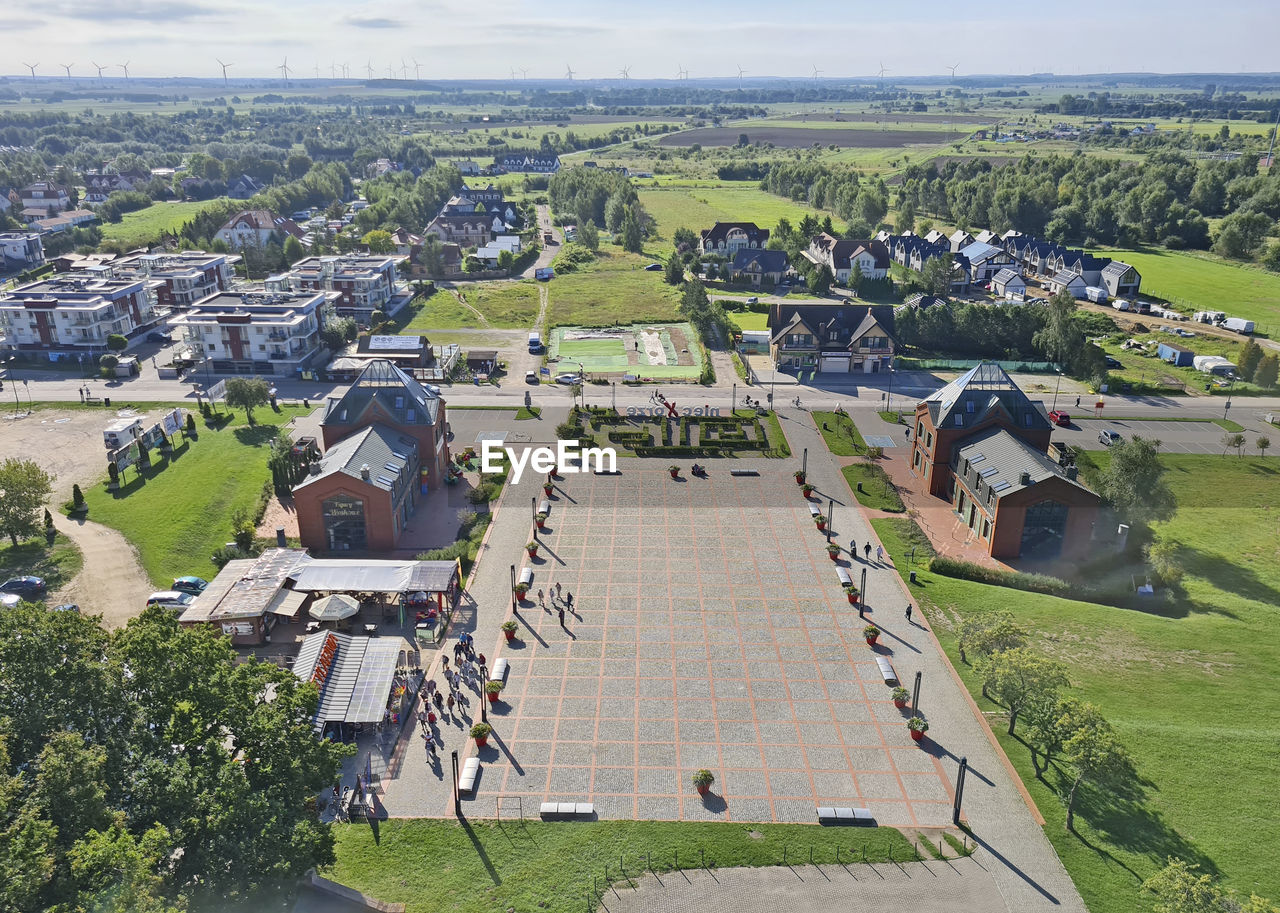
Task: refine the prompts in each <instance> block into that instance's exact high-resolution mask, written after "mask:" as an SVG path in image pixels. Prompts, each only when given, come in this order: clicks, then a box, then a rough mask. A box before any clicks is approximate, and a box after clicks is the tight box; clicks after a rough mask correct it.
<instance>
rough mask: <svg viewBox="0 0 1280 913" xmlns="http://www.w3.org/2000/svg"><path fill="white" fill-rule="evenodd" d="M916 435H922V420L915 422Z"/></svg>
mask: <svg viewBox="0 0 1280 913" xmlns="http://www.w3.org/2000/svg"><path fill="white" fill-rule="evenodd" d="M916 437H918V438H919V437H924V422H916Z"/></svg>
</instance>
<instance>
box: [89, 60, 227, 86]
mask: <svg viewBox="0 0 1280 913" xmlns="http://www.w3.org/2000/svg"><path fill="white" fill-rule="evenodd" d="M89 64H90V66H92V67H93V68H94V69H96V70H97V71H98V82H104V80H103V78H102V71H103V70H105V69H106V67H100V66H98V65H97V64H96V63H94V62H93V61H92V60H90V61H89ZM222 75H223V76H224V77H225V76H226V75H227V74H226V71H225V70H224V71H223V74H222Z"/></svg>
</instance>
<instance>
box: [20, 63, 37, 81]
mask: <svg viewBox="0 0 1280 913" xmlns="http://www.w3.org/2000/svg"><path fill="white" fill-rule="evenodd" d="M23 66H24V67H26V68H27V69H28V70H30V71H31V81H32V82H35V81H36V67H38V66H40V64H39V63H24V64H23Z"/></svg>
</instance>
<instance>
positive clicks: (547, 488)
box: [542, 482, 552, 494]
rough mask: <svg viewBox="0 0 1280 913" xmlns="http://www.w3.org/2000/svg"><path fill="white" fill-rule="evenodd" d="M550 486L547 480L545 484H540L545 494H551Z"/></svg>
mask: <svg viewBox="0 0 1280 913" xmlns="http://www.w3.org/2000/svg"><path fill="white" fill-rule="evenodd" d="M551 487H552V486H551V483H550V482H548V483H547V484H546V485H543V486H542V490H543V491H544V492H546V493H547V494H551Z"/></svg>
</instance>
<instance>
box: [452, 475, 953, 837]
mask: <svg viewBox="0 0 1280 913" xmlns="http://www.w3.org/2000/svg"><path fill="white" fill-rule="evenodd" d="M752 465H753V467H759V468H760V471H761V473H762V474H761V476H760V477H731V476H729V475H728V473H727V471H726V469H725V468H722V467H723V466H724V464H716V465H715V466H714V467H713V472H712V477H711V478H710V479H691V478H684V477H682V478H681V480H679V481H675V480H672V479H671V478H670V476H669V475H668V473H667V472H666V471H665V469H664V468H663V467H662V465H660V464H655V461H635V462H632V461H627V465H626V466H625V467H624V468H625V469H626V471H625V472H624V474H622V475H620V476H588V475H579V476H566V477H565V478H564V479H563V480H561V482H560V483H559V484H558V488H557V493H556V496H555V497H554V499H553V501H552V512H551V518H550V520H549V521H548V524H547V530H546V531H545V532H544V534H543V535H542V542H543V548H542V551H541V553H540V556H539V558H537V559H535V560H533V561H529V560H528V559H525V561H524V563H525V564H528V565H530V566H532V567H533V569H534V583H533V590H532V592H531V594H530V598H529V600H528V601H527V602H526V604H525V607H524V608H523V609H522V611H521V613H520V614H521V617H522V621H523V623H524V627H523V628H522V630H521V632H520V634H519V635H518V636H517V641H516V642H515V643H514V644H512V645H509V646H506V647H503V649H502V652H501V655H502V656H504V657H506V658H507V660H508V661H509V663H510V665H511V673H510V676H509V680H508V686H507V689H506V690H505V691H504V692H503V695H502V701H501V703H499V704H498V705H497V706H496V707H494V708H493V709H492V711H491V718H492V721H493V722H494V725H495V735H496V736H497V738H495V739H491V741H490V744H489V746H488V747H487V748H484V749H479V750H478V754H479V756H480V758H481V760H482V762H483V772H482V774H481V777H480V780H479V783H478V786H477V790H476V795H475V797H474V798H472V799H469V800H464V803H463V806H464V809H465V810H466V811H467V813H468V814H473V813H474V814H481V815H485V814H492V813H493V810H494V808H495V799H496V797H498V796H517V795H518V796H521V797H523V801H524V805H525V808H526V809H530V808H533V809H536V805H537V803H538V802H541V801H555V800H560V801H569V800H573V801H580V802H581V801H590V802H593V803H594V804H595V807H596V811H597V813H598V815H599V816H600V817H602V818H637V819H660V820H661V819H683V820H737V821H789V822H812V821H814V820H815V814H814V809H815V807H816V806H818V805H846V806H847V805H857V806H865V807H868V808H870V809H871V811H872V812H873V814H874V815H875V816H876V819H877V821H878V822H879V823H882V824H889V825H898V826H932V825H939V826H941V825H946V824H949V823H950V812H951V801H952V793H951V782H950V779H949V777H948V774H947V772H946V771H944V769H943V765H942V763H941V762H940V760H939V758H938V757H937V756H936V754H935V753H931V752H929V751H927V750H922V749H921V747H919V746H918V745H916V744H915V743H913V742H912V741H911V740H910V738H909V736H908V733H907V730H906V727H905V725H904V716H905V712H904V711H899V710H898V709H897V708H895V707H894V706H893V704H892V702H891V701H890V694H889V688H887V687H886V686H885V685H884V683H883V681H882V679H881V676H880V674H879V671H878V669H877V667H876V664H875V653H873V652H872V650H871V649H870V648H869V647H868V646H867V644H866V643H865V641H864V639H863V637H862V626H863V625H864V624H865V623H866V622H864V621H862V620H861V619H859V618H858V615H857V611H856V609H854V608H853V607H852V606H850V605H849V604H848V601H847V599H846V597H845V595H844V593H843V591H842V590H841V588H840V586H839V581H838V579H837V577H836V572H835V569H834V568H835V565H833V563H832V562H831V561H830V559H829V558H828V556H827V553H826V550H825V546H826V540H825V538H824V536H823V535H822V534H820V533H819V532H817V531H816V529H815V527H814V523H813V520H812V518H811V516H810V511H809V509H808V506H807V504H806V502H805V501H804V500H803V499H802V498H801V497H800V494H799V490H798V489H797V488H796V486H795V483H794V481H793V479H792V478H791V476H790V474H789V472H790V470H791V469H792V468H793V467H785V466H783V465H780V464H775V463H772V462H769V463H765V461H752ZM836 525H837V527H838V526H839V522H838V521H837V524H836ZM845 545H846V546H847V542H846V543H845ZM850 564H852V565H853V567H852V574H853V576H854V579H855V580H856V579H858V577H859V574H860V569H861V567H862V566H864V565H863V562H862V561H852V562H851V561H850V558H849V555H848V554H847V553H845V554H842V555H841V559H840V565H841V566H844V567H849V566H850ZM866 566H868V567H869V568H871V569H872V570H882V571H883V570H884V568H882V567H881V566H878V565H876V564H875V562H868V563H867V564H866ZM881 576H882V577H883V578H885V579H886V582H887V580H888V577H889V575H888V574H882V575H881ZM556 583H559V584H560V585H561V586H562V587H563V588H564V594H565V595H566V596H567V595H568V593H570V592H572V593H573V595H574V598H575V602H574V607H573V609H572V610H571V611H568V612H567V613H566V615H565V620H564V627H561V623H560V620H559V615H558V610H559V609H560V608H561V607H562V606H563V602H562V601H561V602H555V603H554V607H553V603H552V601H551V600H549V599H548V600H547V605H546V607H545V608H539V606H538V600H537V595H536V594H537V591H538V590H539V589H540V588H541V589H544V590H546V589H549V588H550V587H551V586H553V585H554V584H556ZM892 646H896V644H894V643H893V641H892V640H890V647H882V648H881V650H882V651H883V652H884V653H885V654H889V653H891V652H892V651H891V649H890V648H891V647H892ZM913 649H914V648H913ZM917 652H918V651H917ZM899 674H902V675H904V677H906V676H905V674H904V673H902V672H900V673H899ZM473 710H474V707H473ZM951 766H952V767H954V765H953V764H952V765H951ZM700 767H706V768H709V769H710V770H711V771H712V772H713V773H714V774H715V775H716V784H715V786H714V787H713V789H712V795H710V796H709V797H707V798H706V799H702V798H700V797H699V796H698V795H697V794H696V793H695V792H694V791H693V789H692V788H691V785H690V776H691V774H692V773H693V771H695V770H697V769H698V768H700Z"/></svg>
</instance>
